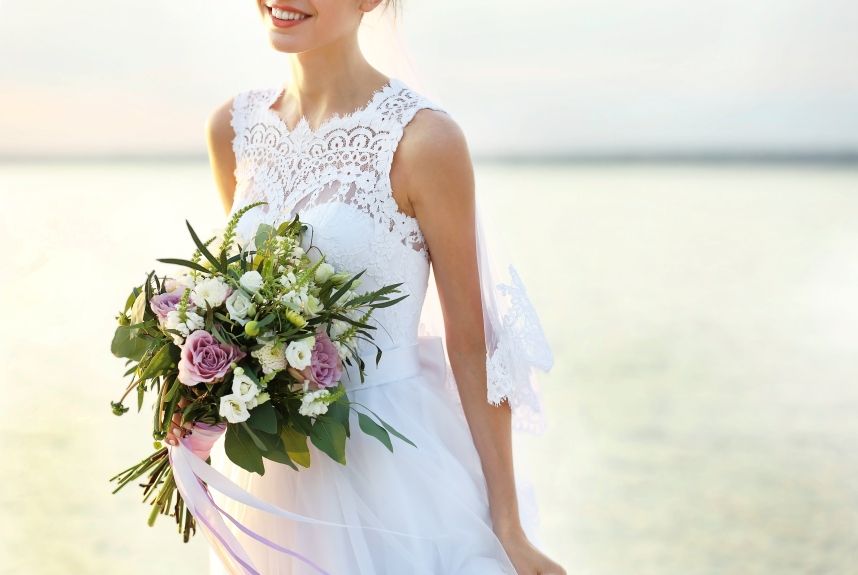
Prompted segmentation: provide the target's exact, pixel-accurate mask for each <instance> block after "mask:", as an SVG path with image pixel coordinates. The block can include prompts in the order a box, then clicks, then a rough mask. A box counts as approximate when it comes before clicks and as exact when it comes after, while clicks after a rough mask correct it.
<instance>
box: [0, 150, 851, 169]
mask: <svg viewBox="0 0 858 575" xmlns="http://www.w3.org/2000/svg"><path fill="white" fill-rule="evenodd" d="M471 158H472V160H473V161H474V162H475V163H477V162H479V163H489V164H493V163H514V164H529V163H535V164H576V163H577V164H591V163H592V164H598V163H608V164H611V163H704V164H741V163H753V164H835V165H851V164H858V149H848V148H847V149H840V150H813V149H809V150H791V151H789V150H778V149H768V150H767V149H755V150H742V149H708V150H707V149H699V150H690V151H680V150H608V151H596V150H591V151H586V150H584V151H575V152H567V153H563V154H539V153H524V154H520V153H497V154H492V153H486V154H472V155H471ZM208 161H209V158H208V154H207V153H205V152H203V153H199V152H166V153H163V152H161V153H146V152H128V153H83V154H74V153H23V154H4V153H0V164H15V163H35V164H43V163H121V162H145V163H197V162H208Z"/></svg>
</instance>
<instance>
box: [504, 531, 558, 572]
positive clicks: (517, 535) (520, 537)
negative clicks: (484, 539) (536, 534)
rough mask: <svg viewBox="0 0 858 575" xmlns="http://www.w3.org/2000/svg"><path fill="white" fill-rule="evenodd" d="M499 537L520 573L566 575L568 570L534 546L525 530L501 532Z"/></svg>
mask: <svg viewBox="0 0 858 575" xmlns="http://www.w3.org/2000/svg"><path fill="white" fill-rule="evenodd" d="M498 538H499V539H500V542H501V543H502V544H503V547H504V549H505V550H506V554H507V555H508V556H509V558H510V561H512V564H513V565H514V566H515V570H516V571H517V572H518V575H566V570H565V569H563V567H561V566H560V565H558V564H557V563H555V562H554V561H552V560H551V559H549V558H548V557H546V556H545V555H544V554H543V553H542V552H541V551H539V549H537V548H536V547H534V546H533V544H532V543H531V542H530V541H529V540H528V539H527V536H526V535H525V534H524V532H523V531H520V530H516V531H515V532H513V533H511V534H499V535H498Z"/></svg>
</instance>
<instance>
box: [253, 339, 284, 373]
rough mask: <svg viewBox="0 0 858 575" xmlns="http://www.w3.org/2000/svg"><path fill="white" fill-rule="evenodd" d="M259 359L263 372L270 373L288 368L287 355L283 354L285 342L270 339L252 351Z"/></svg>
mask: <svg viewBox="0 0 858 575" xmlns="http://www.w3.org/2000/svg"><path fill="white" fill-rule="evenodd" d="M250 355H252V356H253V357H255V358H256V359H257V360H258V361H259V365H261V366H262V372H263V373H265V374H266V375H268V374H269V373H274V372H275V371H283V370H284V369H286V356H285V355H283V344H282V343H279V342H273V341H269V342H268V343H266V344H265V345H263V346H262V347H260V348H259V349H256V350H253V351H251V352H250Z"/></svg>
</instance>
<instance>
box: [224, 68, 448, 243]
mask: <svg viewBox="0 0 858 575" xmlns="http://www.w3.org/2000/svg"><path fill="white" fill-rule="evenodd" d="M282 91H283V90H282V89H281V88H271V89H265V90H250V91H247V92H243V93H241V94H239V95H238V96H237V97H236V99H235V101H234V106H233V128H234V130H235V134H236V136H235V139H234V140H233V148H234V151H235V154H236V159H237V163H236V172H235V176H236V182H237V184H238V186H237V190H236V195H237V196H238V195H239V194H241V195H242V197H241V198H240V199H239V198H236V201H237V202H239V201H240V203H241V204H242V205H246V204H248V203H251V202H254V201H259V200H265V201H268V202H269V205H268V206H263V207H262V208H261V209H262V210H263V211H264V212H265V213H266V214H269V215H274V214H276V215H278V216H279V217H280V219H281V220H282V219H286V218H288V217H291V216H293V215H294V214H295V213H300V212H302V211H306V210H308V209H311V208H313V207H315V206H319V205H321V204H324V203H328V202H341V203H345V204H348V205H351V206H353V207H355V208H356V209H358V210H359V211H361V212H362V213H365V214H367V215H368V216H370V217H372V218H373V219H374V220H375V221H376V222H378V223H379V224H382V225H384V226H385V227H386V228H387V230H388V231H389V232H390V233H391V234H393V235H394V236H398V238H399V241H400V242H401V243H402V244H404V245H406V246H408V247H410V248H411V249H413V250H415V251H417V252H420V253H421V254H423V255H424V257H425V258H426V259H427V260H428V259H429V253H428V249H427V246H426V242H425V240H424V238H423V234H422V232H421V230H420V227H419V225H418V223H417V220H416V218H413V217H411V216H409V215H408V214H406V213H404V212H402V211H401V210H400V209H399V205H398V204H397V202H396V200H395V198H394V197H393V192H392V187H391V183H390V168H391V165H392V161H393V156H394V153H395V151H396V147H397V145H398V143H399V140H400V139H401V137H402V134H403V131H404V127H405V126H406V125H407V124H408V122H409V121H410V120H411V119H412V118H413V117H414V115H415V114H416V112H417V111H418V110H419V109H421V108H426V107H428V108H433V109H436V110H441V111H445V110H443V109H442V108H440V107H439V106H437V105H436V104H434V103H432V102H431V101H429V100H427V99H426V98H425V97H423V96H421V95H420V94H417V93H415V92H413V91H411V90H410V89H409V88H408V87H407V86H405V85H404V84H402V83H400V81H399V80H398V79H396V78H391V80H390V81H389V82H388V83H387V84H386V85H385V86H383V87H382V88H380V89H379V90H377V91H376V92H375V93H374V94H373V96H372V97H371V99H370V101H369V102H368V103H367V105H366V106H364V107H363V108H359V109H358V110H355V111H354V112H352V113H350V114H345V115H339V114H335V115H334V116H332V117H331V118H329V119H327V120H325V121H324V122H322V124H320V126H319V128H318V129H316V130H314V129H312V128H310V126H309V124H308V123H307V122H306V120H305V119H303V117H302V121H299V122H298V123H297V124H296V126H295V128H294V129H291V130H290V129H289V127H288V126H287V125H286V123H285V121H284V120H283V119H282V118H281V117H280V116H279V114H277V113H276V112H275V111H274V110H272V109H271V105H272V104H273V103H274V102H275V101H276V100H277V99H278V98H279V97H280V94H281V93H282ZM269 212H270V213H269ZM271 219H273V218H271Z"/></svg>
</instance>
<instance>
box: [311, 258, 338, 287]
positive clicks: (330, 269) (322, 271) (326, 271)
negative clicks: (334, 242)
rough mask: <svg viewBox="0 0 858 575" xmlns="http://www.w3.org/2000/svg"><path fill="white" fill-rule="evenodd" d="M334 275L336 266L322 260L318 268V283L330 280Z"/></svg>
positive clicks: (316, 277)
mask: <svg viewBox="0 0 858 575" xmlns="http://www.w3.org/2000/svg"><path fill="white" fill-rule="evenodd" d="M332 275H334V266H332V265H331V264H329V263H328V262H322V263H321V264H319V267H317V268H316V276H315V279H316V283H317V284H323V283H325V282H326V281H328V280H329V279H330V277H331V276H332Z"/></svg>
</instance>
